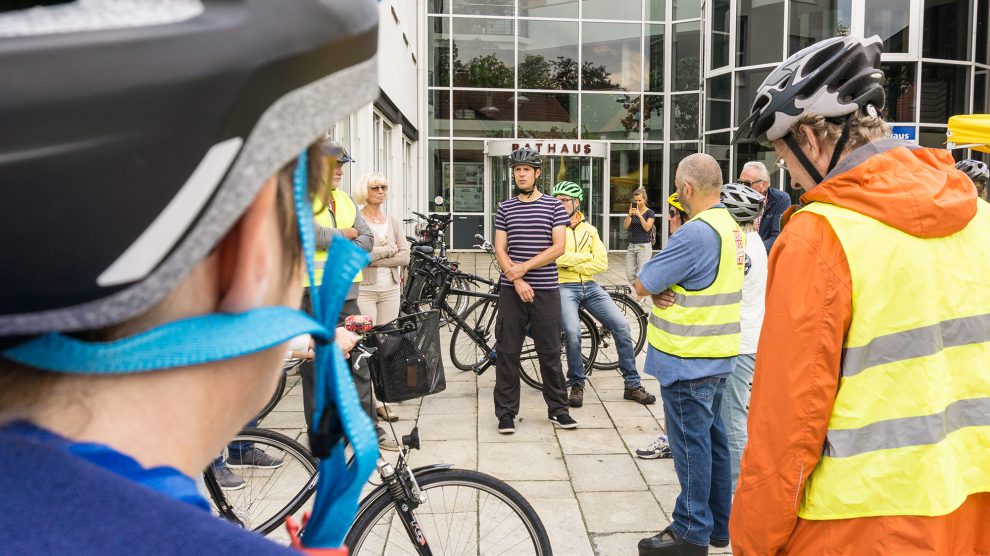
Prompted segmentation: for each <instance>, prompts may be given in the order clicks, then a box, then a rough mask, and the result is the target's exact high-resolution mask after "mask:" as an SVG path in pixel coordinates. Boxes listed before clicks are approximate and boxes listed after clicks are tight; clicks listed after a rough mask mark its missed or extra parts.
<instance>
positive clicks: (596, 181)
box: [485, 140, 609, 247]
mask: <svg viewBox="0 0 990 556" xmlns="http://www.w3.org/2000/svg"><path fill="white" fill-rule="evenodd" d="M526 144H527V143H526V142H525V141H520V140H501V141H488V142H487V143H486V145H485V152H486V156H485V166H486V168H485V177H486V180H485V181H486V183H485V191H486V192H487V193H488V194H487V199H486V205H487V206H486V208H487V209H488V210H486V213H487V218H486V222H485V224H486V225H485V229H486V230H488V237H489V238H493V237H495V211H496V210H498V204H499V203H500V202H502V201H504V200H505V199H508V198H509V197H511V196H513V195H515V194H516V188H515V184H514V183H513V181H512V173H511V171H510V170H509V153H511V152H512V150H514V149H515V148H517V147H518V146H523V145H526ZM529 146H530V147H531V148H533V149H537V151H538V152H540V153H541V154H542V155H543V169H542V172H541V173H540V177H539V179H538V180H537V186H538V187H539V188H540V191H542V192H543V193H550V191H551V190H552V189H553V186H554V184H556V183H558V182H561V181H572V182H574V183H576V184H578V185H580V186H581V188H582V189H583V190H584V202H583V203H581V211H582V212H583V213H584V215H585V218H586V219H587V220H588V221H589V222H591V224H592V225H593V226H595V227H596V228H598V231H599V232H600V234H601V236H602V239H603V241H607V238H608V230H607V229H606V226H608V218H606V214H605V207H607V206H608V199H607V198H606V197H607V196H608V188H607V187H605V183H607V182H608V176H607V175H605V174H606V169H607V168H608V167H609V166H608V164H607V160H606V158H607V156H608V152H609V151H608V143H607V142H604V141H544V142H531V143H529ZM575 151H577V152H576V153H575ZM606 247H608V245H606Z"/></svg>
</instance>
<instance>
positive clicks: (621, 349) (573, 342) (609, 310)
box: [560, 282, 640, 388]
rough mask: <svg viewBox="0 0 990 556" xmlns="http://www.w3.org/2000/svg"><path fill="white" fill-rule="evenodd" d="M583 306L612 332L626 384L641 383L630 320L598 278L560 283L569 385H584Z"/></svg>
mask: <svg viewBox="0 0 990 556" xmlns="http://www.w3.org/2000/svg"><path fill="white" fill-rule="evenodd" d="M580 307H584V309H585V310H586V311H588V313H590V314H591V316H592V317H594V318H595V319H597V320H598V322H600V323H602V324H603V325H605V328H607V329H609V331H611V332H612V338H613V339H614V340H615V349H616V351H617V352H618V353H619V370H620V371H621V372H622V380H623V382H625V386H626V388H636V387H638V386H639V384H640V382H639V373H638V372H636V353H635V352H634V351H633V344H632V335H631V334H630V332H629V321H627V320H626V317H625V316H624V315H623V314H622V311H620V310H619V307H618V306H616V304H615V302H614V301H612V298H611V297H610V296H609V295H608V293H607V292H606V291H605V290H603V289H602V287H601V286H599V285H598V284H597V283H596V282H581V283H573V284H561V285H560V316H561V318H562V319H563V326H564V352H565V353H566V354H567V386H574V385H575V384H579V385H581V386H584V378H585V377H584V361H583V360H582V359H581V321H580V319H579V318H578V309H579V308H580Z"/></svg>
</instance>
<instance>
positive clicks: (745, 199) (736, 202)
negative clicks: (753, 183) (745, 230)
mask: <svg viewBox="0 0 990 556" xmlns="http://www.w3.org/2000/svg"><path fill="white" fill-rule="evenodd" d="M763 199H764V197H763V195H761V194H760V193H758V192H757V191H756V190H755V189H753V188H751V187H749V186H746V185H743V184H741V183H727V184H725V185H723V186H722V204H723V205H725V208H726V209H728V211H729V214H731V215H732V218H734V219H735V220H736V222H737V223H739V224H740V225H742V224H748V223H750V222H752V221H753V220H755V219H756V215H758V214H760V207H761V206H763Z"/></svg>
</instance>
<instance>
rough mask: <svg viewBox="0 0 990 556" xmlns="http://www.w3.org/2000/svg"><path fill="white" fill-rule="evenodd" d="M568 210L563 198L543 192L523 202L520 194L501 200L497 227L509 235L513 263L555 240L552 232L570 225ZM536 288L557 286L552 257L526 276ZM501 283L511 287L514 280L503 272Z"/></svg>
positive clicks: (531, 254) (526, 259) (520, 261)
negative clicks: (507, 278) (537, 196)
mask: <svg viewBox="0 0 990 556" xmlns="http://www.w3.org/2000/svg"><path fill="white" fill-rule="evenodd" d="M568 220H569V219H568V218H567V211H566V210H564V205H562V204H561V202H560V201H558V200H557V199H555V198H553V197H551V196H550V195H540V197H539V198H538V199H536V200H535V201H530V202H528V203H524V202H522V201H520V200H519V197H513V198H511V199H508V200H505V201H502V202H501V203H499V205H498V212H496V214H495V229H496V230H502V231H503V232H505V233H506V234H508V236H509V258H510V259H512V262H514V263H522V262H526V261H528V260H529V259H532V258H533V257H535V256H536V255H538V254H539V253H541V252H542V251H544V250H546V249H548V248H549V247H550V246H551V245H552V244H553V239H552V234H551V232H552V231H553V229H554V228H556V227H557V226H567V222H568ZM523 280H525V281H526V283H527V284H529V285H530V286H531V287H532V288H533V289H534V290H555V289H557V287H558V284H557V264H556V263H555V262H554V261H550V263H549V264H547V265H546V266H543V267H540V268H534V269H533V270H530V271H529V272H527V273H526V275H525V276H523ZM500 283H501V285H503V286H509V287H512V282H510V281H508V280H506V278H505V275H502V278H501V280H500Z"/></svg>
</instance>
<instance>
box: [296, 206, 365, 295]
mask: <svg viewBox="0 0 990 556" xmlns="http://www.w3.org/2000/svg"><path fill="white" fill-rule="evenodd" d="M331 195H333V203H334V208H336V209H337V210H336V212H333V213H331V212H330V207H324V206H323V204H322V203H321V202H320V200H319V199H315V200H313V213H314V216H313V221H314V222H316V223H317V224H319V225H320V226H323V227H324V228H337V229H338V230H342V229H344V228H353V227H354V221H355V220H356V219H357V206H356V205H355V204H354V201H352V200H351V198H350V196H349V195H347V193H344V192H343V191H341V190H339V189H334V190H333V192H332V193H331ZM320 209H323V210H320ZM317 211H319V212H317ZM326 263H327V251H326V249H323V250H319V249H317V250H316V253H315V254H314V256H313V274H314V279H315V280H316V285H317V286H319V285H320V284H322V283H323V267H324V265H326ZM362 279H363V276H362V274H361V273H360V272H358V273H357V276H356V277H355V278H354V281H355V282H360V281H361V280H362ZM306 284H307V285H308V284H309V279H307V280H306Z"/></svg>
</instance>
